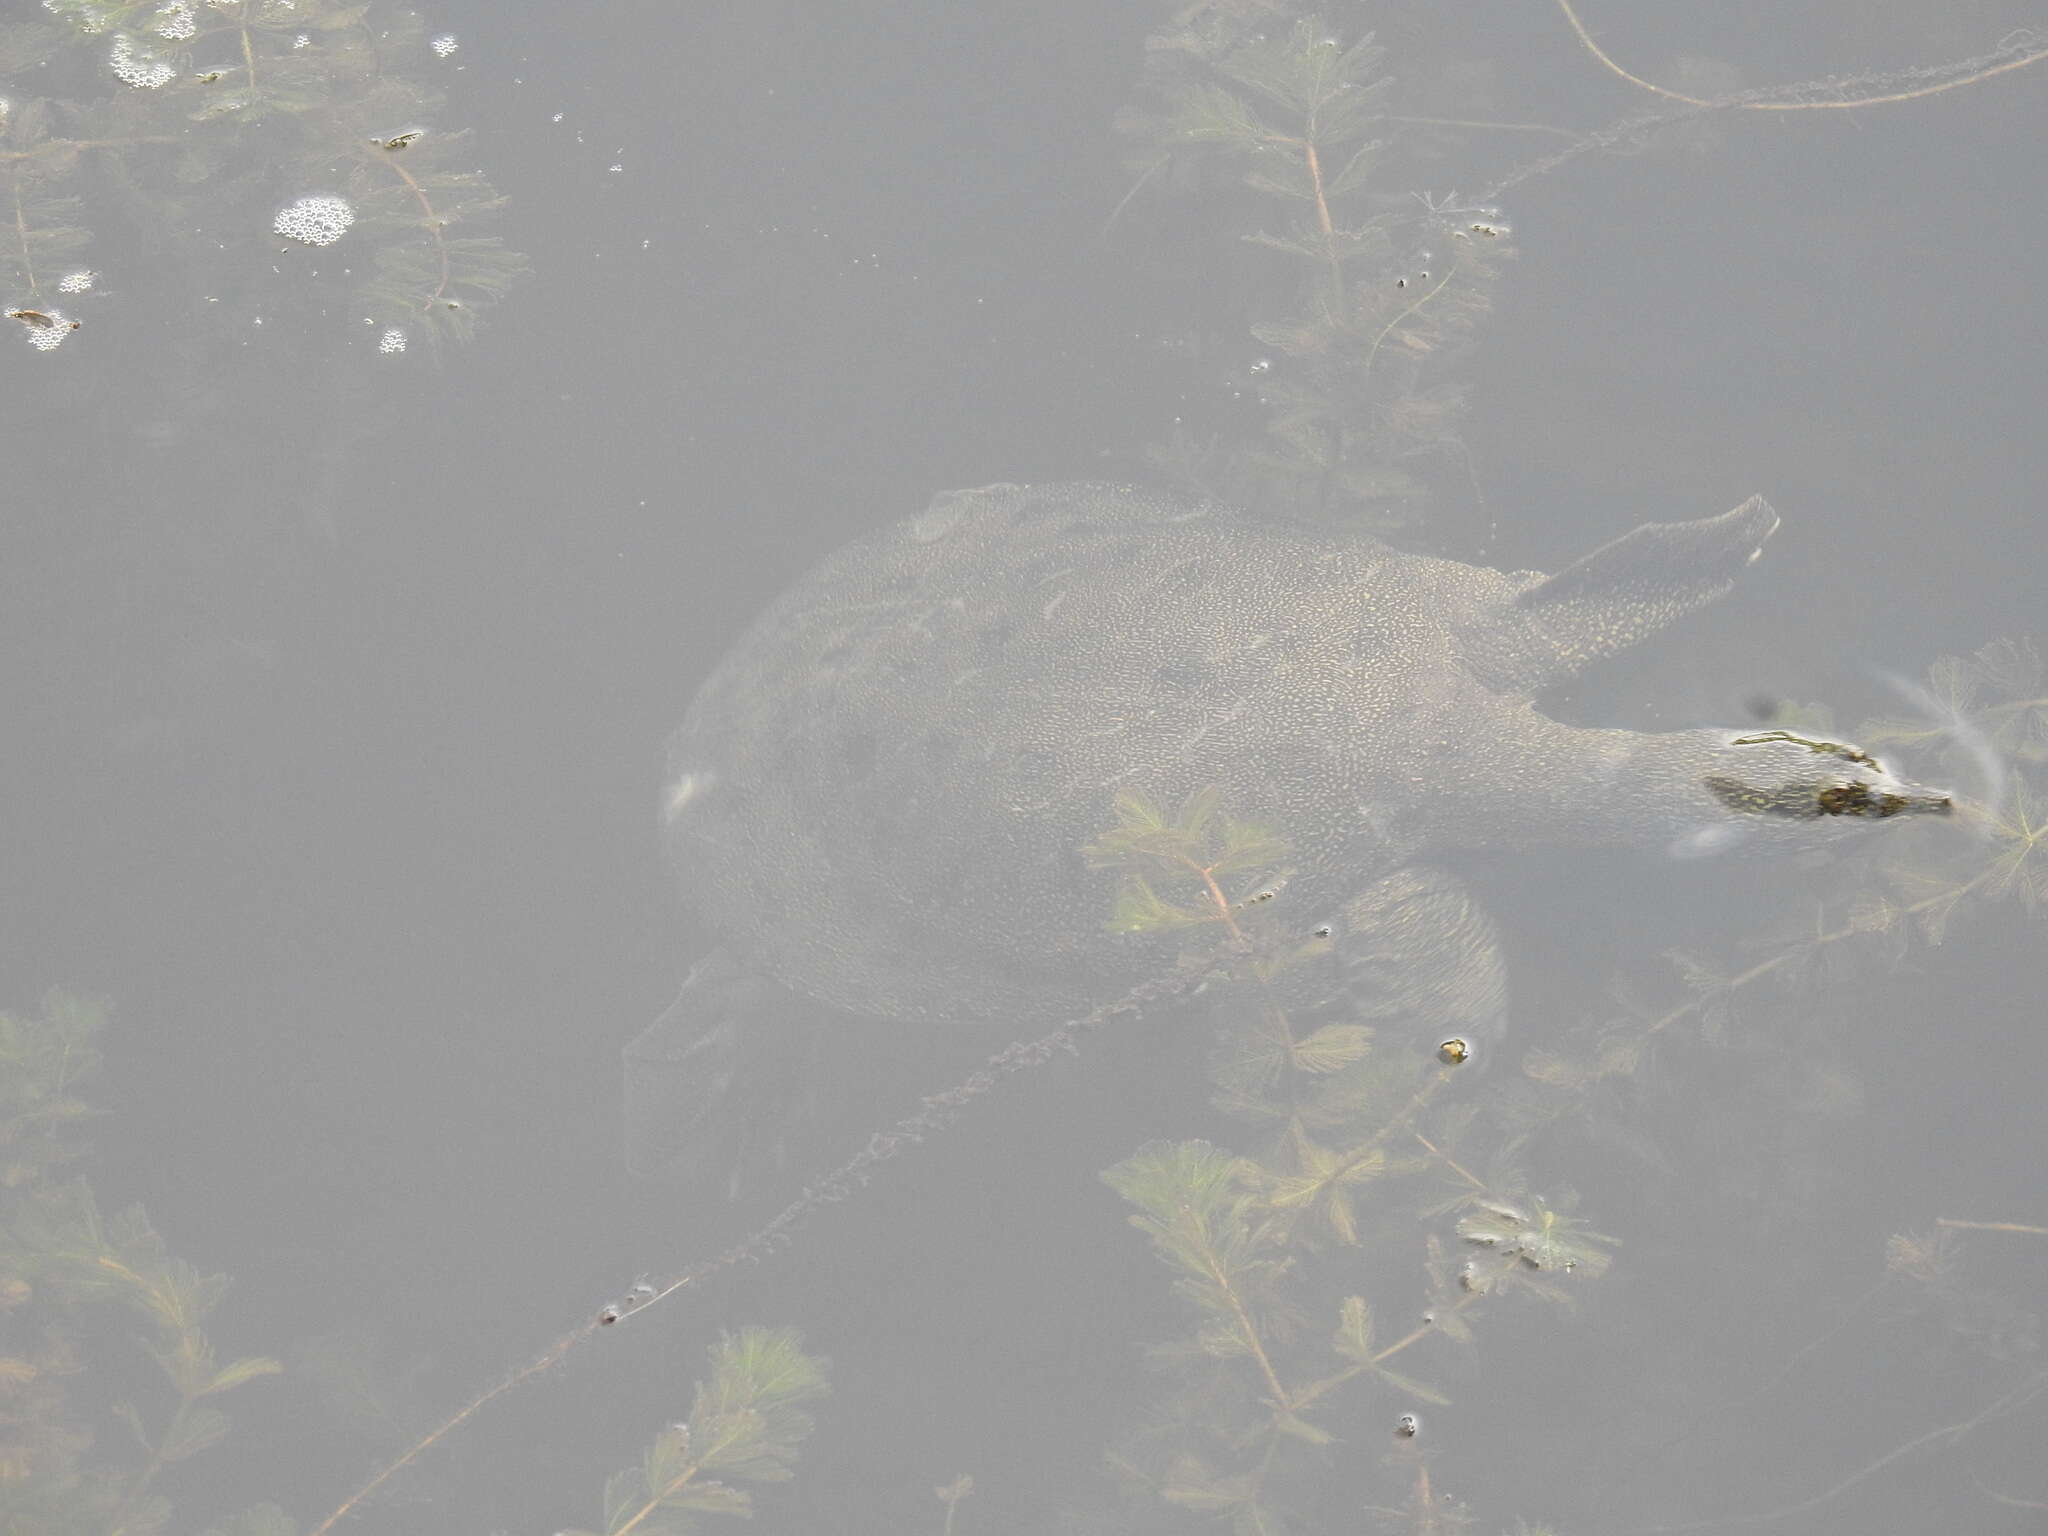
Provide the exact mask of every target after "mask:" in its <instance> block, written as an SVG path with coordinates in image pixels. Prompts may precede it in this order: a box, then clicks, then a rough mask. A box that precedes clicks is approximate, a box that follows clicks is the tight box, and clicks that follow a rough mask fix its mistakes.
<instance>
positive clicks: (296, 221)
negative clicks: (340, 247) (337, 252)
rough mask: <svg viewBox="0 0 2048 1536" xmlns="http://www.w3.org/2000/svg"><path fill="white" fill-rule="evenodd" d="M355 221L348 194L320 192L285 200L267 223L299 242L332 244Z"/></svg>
mask: <svg viewBox="0 0 2048 1536" xmlns="http://www.w3.org/2000/svg"><path fill="white" fill-rule="evenodd" d="M355 221H356V211H355V209H353V208H351V207H350V206H349V205H348V199H347V198H345V197H330V196H327V195H325V194H321V195H319V196H315V197H302V198H300V199H299V200H298V201H297V202H294V203H287V204H285V206H284V207H282V208H280V209H278V210H277V218H276V220H275V221H274V222H273V223H272V224H271V226H270V227H271V228H272V229H274V230H275V231H277V233H279V234H280V235H283V236H284V237H285V238H286V239H287V240H296V241H298V242H299V244H301V245H332V244H334V242H335V241H337V240H339V239H340V238H341V237H342V236H343V235H345V234H347V233H348V227H349V225H351V224H353V223H355Z"/></svg>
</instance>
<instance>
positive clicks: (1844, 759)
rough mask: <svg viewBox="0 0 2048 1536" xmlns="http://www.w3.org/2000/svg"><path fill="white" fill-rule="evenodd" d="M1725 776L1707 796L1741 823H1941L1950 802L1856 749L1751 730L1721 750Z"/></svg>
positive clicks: (1711, 782) (1709, 780)
mask: <svg viewBox="0 0 2048 1536" xmlns="http://www.w3.org/2000/svg"><path fill="white" fill-rule="evenodd" d="M1725 766H1726V768H1727V770H1728V771H1726V772H1718V773H1710V774H1708V775H1707V776H1706V779H1705V784H1706V787H1707V789H1708V791H1709V792H1710V793H1711V794H1712V795H1713V796H1714V798H1715V799H1716V800H1718V801H1719V802H1720V803H1721V805H1722V806H1723V807H1724V808H1725V809H1727V810H1728V811H1730V812H1732V813H1734V814H1735V815H1737V816H1744V817H1772V818H1783V819H1787V820H1793V821H1824V820H1832V819H1839V818H1855V819H1860V820H1870V821H1885V820H1889V819H1890V818H1892V817H1895V816H1927V815H1932V816H1946V815H1949V814H1950V813H1951V812H1953V811H1954V809H1955V799H1954V797H1953V796H1952V795H1951V794H1950V793H1949V792H1948V791H1947V790H1943V789H1928V788H1926V787H1924V786H1922V785H1918V784H1913V783H1909V782H1908V781H1906V780H1904V779H1900V778H1897V777H1895V776H1893V775H1892V774H1891V773H1889V772H1887V771H1886V769H1885V767H1884V765H1883V764H1882V763H1880V762H1879V761H1878V760H1877V759H1876V758H1874V757H1872V756H1871V755H1870V754H1869V753H1868V752H1866V751H1864V750H1863V749H1862V748H1861V747H1857V746H1852V745H1850V744H1849V743H1847V742H1840V741H1821V740H1817V739H1815V738H1811V737H1806V736H1796V735H1794V734H1793V733H1792V732H1790V731H1758V732H1754V733H1752V734H1750V735H1747V736H1736V737H1733V738H1732V739H1730V740H1729V741H1728V743H1727V757H1726V759H1725Z"/></svg>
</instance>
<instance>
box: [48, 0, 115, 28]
mask: <svg viewBox="0 0 2048 1536" xmlns="http://www.w3.org/2000/svg"><path fill="white" fill-rule="evenodd" d="M43 9H44V10H46V11H49V12H51V13H53V14H54V15H58V16H64V19H65V20H66V21H69V22H70V23H71V24H72V25H73V26H75V27H76V28H78V30H79V31H81V32H87V33H91V32H104V31H106V30H107V18H106V17H104V16H102V15H99V14H98V13H97V12H94V11H83V12H80V11H76V10H73V11H72V12H71V14H69V15H65V11H66V0H43Z"/></svg>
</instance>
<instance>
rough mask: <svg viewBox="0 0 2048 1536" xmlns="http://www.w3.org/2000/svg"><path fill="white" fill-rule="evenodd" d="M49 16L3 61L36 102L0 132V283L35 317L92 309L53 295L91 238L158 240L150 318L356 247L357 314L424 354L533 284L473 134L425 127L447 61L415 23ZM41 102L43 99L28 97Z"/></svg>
mask: <svg viewBox="0 0 2048 1536" xmlns="http://www.w3.org/2000/svg"><path fill="white" fill-rule="evenodd" d="M43 9H44V11H45V13H46V16H47V19H46V20H45V21H42V22H24V21H17V22H12V23H9V24H7V25H5V26H0V59H4V60H6V61H7V62H8V63H9V64H10V65H11V66H12V68H11V71H10V72H11V74H12V76H13V79H12V80H11V81H10V83H11V84H12V85H14V86H15V87H16V88H17V89H22V90H23V94H22V95H20V96H18V97H17V98H15V99H14V100H13V101H12V102H11V103H8V104H6V106H5V108H4V110H0V172H4V183H0V197H4V198H5V199H6V200H7V203H8V205H9V208H8V211H9V213H10V214H11V217H10V218H8V219H7V220H6V221H5V222H6V225H7V233H6V235H5V237H4V239H0V251H4V253H5V255H4V267H0V272H4V278H0V280H4V281H5V283H6V284H7V290H8V293H9V294H10V295H11V296H12V298H13V299H14V302H15V303H16V305H17V306H19V307H20V308H21V309H23V310H42V309H47V307H48V306H47V304H46V303H45V302H44V298H45V295H46V294H47V293H49V292H51V291H53V290H54V291H59V292H66V293H74V292H75V293H85V292H88V291H90V290H89V289H88V288H65V287H63V281H64V279H63V277H62V275H61V274H62V273H64V272H66V271H68V270H70V269H72V268H74V267H75V266H76V264H77V261H78V258H79V257H80V256H82V255H83V254H84V253H85V251H86V250H87V249H88V248H89V247H90V246H91V244H92V241H93V234H92V227H93V226H95V225H100V224H103V223H112V222H119V223H122V224H129V225H133V226H135V227H138V228H140V229H142V230H144V231H145V232H146V236H147V239H146V243H147V247H148V249H149V250H150V251H151V253H152V269H151V271H150V272H149V273H147V274H135V275H134V276H136V277H138V278H140V277H142V276H145V275H146V276H147V278H148V280H149V281H148V283H147V285H146V286H147V290H148V296H149V298H150V300H151V302H153V303H157V304H159V305H166V306H172V305H175V306H185V307H190V308H192V309H194V310H195V311H196V310H198V309H199V308H200V306H201V305H203V304H206V303H210V302H212V301H214V300H215V299H217V298H218V297H219V296H220V294H221V293H222V292H223V291H226V292H229V293H233V292H235V291H236V290H237V289H241V288H248V287H249V286H250V285H251V284H253V283H254V282H255V281H256V279H257V277H258V275H259V274H264V275H268V274H269V273H270V271H271V268H272V267H273V265H274V264H275V263H276V261H277V256H278V246H277V243H276V242H277V239H278V238H283V239H285V240H289V241H291V242H293V243H294V244H295V245H299V246H308V247H314V248H319V247H324V246H329V245H333V244H335V243H336V242H337V241H339V240H341V239H343V238H344V237H346V238H347V239H348V240H349V241H350V242H351V244H353V245H358V246H360V247H361V248H362V250H361V253H360V255H358V256H356V257H355V258H354V259H352V261H351V262H350V265H349V269H348V272H347V274H346V281H347V286H348V296H349V302H348V304H347V306H346V309H345V311H344V312H345V313H350V314H355V315H360V316H362V317H363V318H364V319H366V320H367V321H368V322H369V323H370V324H371V325H373V326H376V327H378V328H379V329H380V331H382V332H383V333H385V334H387V335H388V334H389V332H390V331H391V330H393V329H398V330H408V331H411V332H414V333H416V334H418V335H420V336H423V337H424V338H426V339H427V340H429V341H430V342H438V341H444V340H466V339H468V338H469V337H470V336H471V335H472V334H473V333H474V331H475V327H476V324H477V321H478V318H479V316H480V315H482V314H483V313H484V312H486V311H488V310H489V308H490V307H491V306H492V305H493V304H494V303H496V302H497V301H498V300H499V299H501V298H502V297H503V296H504V294H505V293H506V292H507V290H509V289H510V287H511V286H512V284H513V283H514V282H516V281H517V280H518V279H519V277H520V276H522V275H523V274H524V272H525V271H526V262H525V259H524V258H523V257H521V256H519V255H518V254H517V253H515V252H513V251H510V250H508V249H506V248H505V246H504V244H503V243H502V241H501V240H499V239H498V237H496V236H495V235H492V234H490V233H488V226H489V223H490V221H491V219H492V218H493V217H494V216H495V215H496V214H497V212H498V211H499V210H500V209H501V208H502V206H503V203H504V199H503V198H502V197H501V196H500V195H499V194H498V193H497V191H496V190H495V189H494V188H493V187H492V186H491V185H490V183H489V182H488V181H487V180H486V179H485V178H484V176H483V174H482V173H481V172H479V171H477V170H476V169H474V166H473V164H472V163H466V162H468V161H469V156H470V150H469V148H468V134H467V132H466V131H465V130H462V129H450V128H437V129H434V130H432V131H430V129H429V127H428V126H425V125H429V124H434V123H436V122H438V121H439V120H441V119H442V117H443V111H444V103H443V101H442V98H441V95H440V93H439V91H438V90H437V89H435V88H433V87H431V86H430V85H429V84H428V83H427V82H426V81H425V80H424V78H422V74H421V71H423V70H424V69H425V68H427V67H429V66H430V65H431V63H432V60H433V58H434V57H435V55H437V54H438V55H440V56H442V57H445V56H446V53H447V51H448V47H452V43H449V44H448V47H442V46H441V45H440V43H439V42H437V43H436V44H434V45H432V46H430V45H429V44H428V43H427V42H426V40H425V37H424V33H423V30H422V23H421V21H420V19H419V17H418V15H417V14H416V13H415V12H413V11H411V10H410V9H407V8H405V7H402V6H399V5H396V4H389V3H381V0H380V3H372V4H367V5H366V4H360V3H341V0H295V3H293V4H291V5H280V4H277V3H275V0H207V3H206V4H205V5H204V6H195V5H193V4H189V3H183V0H172V3H169V4H160V3H156V0H46V4H45V5H44V7H43ZM443 41H445V40H443ZM31 81H32V82H33V84H34V86H35V88H36V90H37V92H39V93H42V92H48V93H49V94H35V95H29V94H27V93H26V91H25V89H24V88H25V87H26V86H27V85H28V84H29V83H30V82H31ZM394 123H396V124H405V125H407V126H404V127H403V128H400V129H398V130H397V131H394V129H393V126H392V125H393V124H394ZM316 276H317V274H316V273H314V272H312V271H308V270H300V271H299V272H297V273H296V279H297V280H296V281H295V282H294V285H293V286H294V289H295V294H294V298H295V299H296V301H297V302H299V303H301V304H303V305H304V306H305V308H306V310H307V312H308V313H309V314H312V315H316V316H317V315H319V314H323V313H325V312H326V310H327V308H328V306H329V305H330V304H331V301H332V299H333V297H334V294H333V292H332V291H331V288H329V287H325V286H322V285H320V284H318V283H317V282H316ZM330 282H331V280H330ZM141 286H144V285H141V284H139V283H132V284H131V287H141ZM273 291H274V290H272V289H268V288H266V289H265V293H266V302H268V303H270V304H272V305H273V306H274V305H275V304H276V303H277V302H278V301H277V300H275V299H274V298H270V297H269V294H270V293H271V292H273ZM286 302H291V300H287V301H286ZM30 339H31V340H32V341H33V340H34V339H35V338H33V337H31V338H30ZM380 350H382V351H386V352H390V351H396V350H400V349H398V348H395V347H390V346H380Z"/></svg>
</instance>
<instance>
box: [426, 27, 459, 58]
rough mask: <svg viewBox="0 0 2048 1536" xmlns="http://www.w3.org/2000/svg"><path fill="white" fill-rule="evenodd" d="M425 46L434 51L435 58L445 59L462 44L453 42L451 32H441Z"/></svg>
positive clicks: (453, 38) (453, 35)
mask: <svg viewBox="0 0 2048 1536" xmlns="http://www.w3.org/2000/svg"><path fill="white" fill-rule="evenodd" d="M427 46H428V47H429V48H431V49H433V50H434V57H435V58H437V59H445V58H447V57H448V55H449V54H451V53H453V52H454V51H455V50H456V49H458V48H460V47H461V46H462V44H460V43H458V42H457V41H455V34H454V33H453V32H443V33H442V34H441V35H440V36H439V37H437V38H435V39H434V40H433V41H432V42H431V43H429V44H427Z"/></svg>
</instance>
